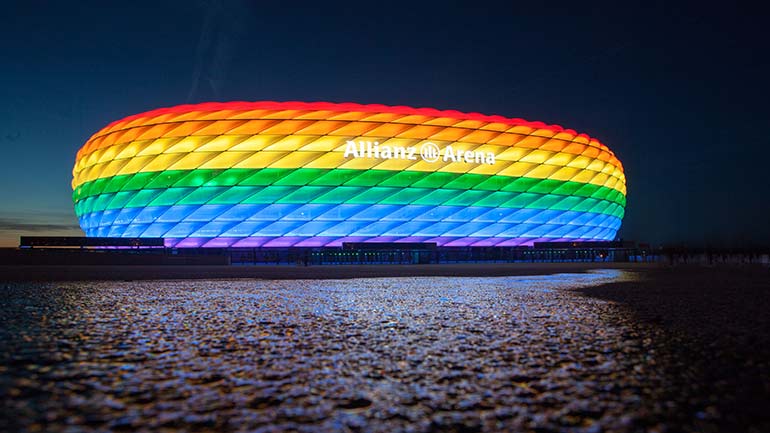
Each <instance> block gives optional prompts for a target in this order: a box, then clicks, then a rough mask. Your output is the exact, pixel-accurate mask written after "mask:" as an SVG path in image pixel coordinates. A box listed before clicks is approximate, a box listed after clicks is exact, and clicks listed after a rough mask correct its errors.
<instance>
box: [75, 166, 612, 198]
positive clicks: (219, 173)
mask: <svg viewBox="0 0 770 433" xmlns="http://www.w3.org/2000/svg"><path fill="white" fill-rule="evenodd" d="M270 185H274V186H319V187H335V186H346V187H373V186H375V185H376V186H380V187H393V188H404V187H414V188H427V189H438V188H441V189H452V190H457V189H460V190H466V191H467V190H482V191H504V192H517V193H525V192H527V193H539V194H557V195H563V196H571V195H574V196H580V197H592V198H596V199H600V200H608V201H611V202H614V203H617V204H619V205H620V206H625V204H626V198H625V196H624V195H623V194H622V193H621V192H620V191H617V190H615V189H612V188H607V187H603V186H599V185H594V184H589V183H579V182H571V181H558V180H552V179H535V178H528V177H520V178H515V177H509V176H500V175H481V174H471V173H449V172H433V173H426V172H420V171H392V170H349V169H331V170H325V169H310V168H288V169H280V168H264V169H235V168H232V169H227V170H206V169H198V170H166V171H162V172H149V173H136V174H129V175H119V176H113V177H109V178H103V179H97V180H94V181H91V182H86V183H84V184H82V185H80V186H78V187H77V188H76V189H75V191H73V194H72V197H73V200H74V201H75V202H76V203H77V202H79V201H81V200H83V199H86V198H88V197H91V196H97V195H100V194H109V193H118V192H121V191H136V190H143V189H146V190H150V189H153V190H154V189H166V188H172V187H173V188H182V187H186V188H197V187H204V186H205V187H234V186H270Z"/></svg>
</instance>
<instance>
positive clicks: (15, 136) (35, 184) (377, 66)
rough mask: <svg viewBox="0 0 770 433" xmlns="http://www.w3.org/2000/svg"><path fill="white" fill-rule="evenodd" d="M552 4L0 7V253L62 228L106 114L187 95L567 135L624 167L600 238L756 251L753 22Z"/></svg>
mask: <svg viewBox="0 0 770 433" xmlns="http://www.w3.org/2000/svg"><path fill="white" fill-rule="evenodd" d="M262 3H264V4H262ZM532 3H537V2H532ZM570 3H574V4H572V5H571V6H564V7H554V8H549V9H546V8H542V9H538V10H532V9H531V8H528V7H525V6H524V5H526V3H523V4H517V3H516V2H501V3H497V4H494V3H492V2H479V1H476V2H470V1H469V2H462V3H460V2H458V3H457V4H454V3H451V2H435V3H427V2H426V3H422V2H405V3H395V2H364V1H359V2H344V3H343V2H330V1H329V2H320V1H314V2H308V3H307V5H306V6H297V5H296V4H297V2H277V1H274V2H256V1H255V2H237V1H221V2H218V1H210V2H203V1H199V2H193V1H178V2H165V1H155V2H136V1H131V2H121V3H118V2H104V1H98V2H87V1H78V2H50V3H45V2H36V1H20V2H18V3H16V4H11V5H6V6H5V7H4V8H3V9H4V10H3V14H2V15H0V64H1V65H2V68H0V79H1V82H2V85H0V114H1V116H0V148H2V151H3V153H2V159H0V161H1V162H0V164H2V166H1V167H0V168H1V169H0V185H2V195H3V201H2V203H3V204H2V207H0V245H4V246H15V245H18V236H19V235H22V234H29V235H64V234H71V235H82V232H81V231H80V229H79V228H78V226H77V220H76V218H75V216H74V210H73V206H72V200H71V193H72V191H71V187H70V181H71V176H72V175H71V170H72V165H73V163H74V160H75V153H76V151H77V150H78V148H80V146H81V145H82V144H83V143H84V142H85V141H86V140H87V139H88V138H89V137H90V136H91V134H93V133H94V132H96V131H97V130H99V129H100V128H102V127H103V126H105V125H106V124H108V123H110V122H111V121H113V120H117V119H120V118H122V117H125V116H127V115H131V114H135V113H139V112H142V111H146V110H150V109H153V108H158V107H165V106H172V105H177V104H182V103H190V102H204V101H231V100H241V101H257V100H276V101H290V100H300V101H330V102H358V103H381V104H388V105H409V106H414V107H432V108H438V109H456V110H460V111H466V112H480V113H484V114H499V115H504V116H508V117H522V118H525V119H527V120H539V121H543V122H546V123H553V124H559V125H562V126H564V127H567V128H572V129H575V130H577V131H578V132H585V133H587V134H589V135H591V136H593V137H596V138H598V139H599V140H600V141H602V142H603V143H604V144H606V145H608V146H609V147H610V148H611V149H612V150H613V151H614V152H615V154H616V155H617V156H618V158H619V159H620V160H621V161H622V162H623V164H624V167H625V171H626V176H627V181H628V207H627V208H626V216H625V218H624V220H623V226H622V228H621V230H620V232H619V236H620V237H622V238H624V239H626V240H638V241H648V242H651V243H653V244H654V245H661V244H663V245H681V244H686V245H688V246H705V245H715V246H770V224H769V223H768V221H770V215H769V213H770V205H769V204H768V201H769V200H768V199H769V198H770V197H769V194H768V188H769V187H770V181H768V176H770V174H768V171H769V170H768V169H767V167H768V164H769V163H770V142H769V141H770V139H768V136H769V135H768V133H767V132H766V129H767V125H768V121H769V120H770V116H769V113H770V110H768V108H767V104H768V97H769V96H770V91H769V90H770V89H769V87H770V85H769V84H768V80H769V77H770V60H768V48H769V47H768V40H769V39H770V38H768V37H767V33H766V32H767V31H766V27H765V25H766V22H767V21H768V16H767V15H765V14H762V13H758V12H757V11H755V10H751V9H739V8H738V6H735V5H732V4H731V3H730V2H723V3H722V4H721V5H720V6H719V8H708V7H704V3H692V4H690V5H686V4H682V3H680V4H679V6H675V7H674V6H671V5H666V4H665V2H661V3H660V4H655V3H645V4H644V6H643V7H641V6H640V7H637V8H632V7H628V6H625V5H624V6H619V4H622V3H624V2H617V3H607V4H606V5H601V6H600V5H599V4H598V3H590V2H570ZM289 5H291V6H289Z"/></svg>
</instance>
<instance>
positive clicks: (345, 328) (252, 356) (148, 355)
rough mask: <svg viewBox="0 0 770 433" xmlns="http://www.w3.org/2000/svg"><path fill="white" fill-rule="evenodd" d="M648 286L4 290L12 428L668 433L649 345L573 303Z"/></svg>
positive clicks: (619, 323) (625, 321)
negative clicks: (611, 289) (607, 289)
mask: <svg viewBox="0 0 770 433" xmlns="http://www.w3.org/2000/svg"><path fill="white" fill-rule="evenodd" d="M640 278H641V277H640V274H637V273H632V272H624V271H619V270H606V271H594V272H590V273H585V274H559V275H551V276H537V277H494V278H445V277H441V278H430V277H424V278H373V279H357V280H326V281H323V280H316V281H308V280H304V281H303V280H295V281H247V280H239V281H154V282H153V281H148V282H123V283H120V282H84V283H62V284H13V285H9V284H6V285H4V290H3V297H4V298H5V302H3V304H2V306H0V319H2V323H3V324H4V325H3V327H2V328H0V349H2V350H0V356H1V357H2V359H1V361H2V363H1V364H2V367H0V368H1V370H0V387H2V391H3V392H2V393H0V395H2V397H0V400H2V407H3V409H0V410H2V411H3V413H2V415H3V416H2V421H0V422H3V423H5V425H0V429H42V430H47V431H60V430H66V429H67V428H68V427H69V428H71V429H75V430H86V431H89V430H93V431H103V430H105V429H112V430H120V429H131V430H133V429H136V428H139V427H145V428H165V429H168V430H194V429H216V430H264V431H273V430H276V431H280V430H300V431H402V430H406V431H453V430H454V431H460V430H461V431H498V430H532V429H537V430H539V431H600V430H602V429H616V430H621V431H625V430H635V429H648V428H656V426H659V427H662V424H661V423H664V422H665V421H666V419H667V418H666V417H668V416H669V412H670V411H671V410H672V408H670V407H668V408H667V407H666V406H665V402H662V403H660V404H658V403H657V400H656V399H657V396H659V395H660V390H661V389H665V387H666V383H667V382H666V381H667V378H666V377H665V376H664V375H663V374H662V372H660V371H658V369H657V368H656V353H655V348H654V344H653V341H652V339H651V338H650V335H645V334H644V333H641V332H640V331H639V330H638V329H637V328H636V326H635V325H634V322H633V319H632V318H630V317H627V316H628V315H627V313H626V312H625V311H624V310H623V308H622V307H620V306H618V305H617V304H616V303H615V302H612V301H606V300H600V299H597V298H591V297H586V296H582V295H581V294H579V293H577V292H576V291H575V289H581V288H586V287H592V286H597V285H603V284H616V283H622V282H628V281H640ZM653 402H656V403H654V404H653ZM661 404H662V405H661ZM656 405H657V406H656ZM674 409H675V408H674Z"/></svg>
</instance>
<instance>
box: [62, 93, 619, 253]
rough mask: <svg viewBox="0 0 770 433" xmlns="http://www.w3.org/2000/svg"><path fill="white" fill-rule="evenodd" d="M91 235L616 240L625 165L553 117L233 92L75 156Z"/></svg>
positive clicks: (120, 128)
mask: <svg viewBox="0 0 770 433" xmlns="http://www.w3.org/2000/svg"><path fill="white" fill-rule="evenodd" d="M72 187H73V190H74V192H73V200H74V202H75V211H76V214H77V216H78V219H79V221H80V226H81V227H82V228H83V230H84V231H85V233H86V235H87V236H90V237H132V238H133V237H152V238H158V237H162V238H165V242H166V245H167V246H175V247H321V246H340V245H341V244H342V243H343V242H435V243H436V244H437V245H439V246H448V247H452V246H519V245H524V246H528V245H532V244H533V243H534V242H541V241H554V242H556V241H570V242H580V241H597V240H613V239H614V238H615V235H616V233H617V231H618V229H619V228H620V224H621V220H622V218H623V214H624V208H625V203H626V182H625V176H624V174H623V166H622V165H621V163H620V161H618V159H617V158H616V157H615V155H614V154H613V153H612V151H610V150H609V149H608V148H607V147H606V146H605V145H603V144H601V143H600V142H599V141H597V140H596V139H594V138H591V137H589V136H587V135H585V134H578V133H577V132H575V131H573V130H570V129H564V128H562V127H560V126H556V125H546V124H544V123H541V122H529V121H525V120H522V119H511V118H505V117H501V116H487V115H481V114H478V113H461V112H457V111H440V110H434V109H427V108H410V107H403V106H396V107H393V106H385V105H360V104H349V103H345V104H335V103H304V102H230V103H205V104H197V105H181V106H177V107H171V108H162V109H158V110H153V111H149V112H146V113H142V114H137V115H134V116H130V117H127V118H125V119H122V120H118V121H116V122H114V123H112V124H110V125H108V126H107V127H105V128H103V129H102V130H100V131H99V132H97V133H96V134H94V135H93V136H92V137H91V139H89V140H88V142H86V144H85V145H84V146H83V147H82V148H81V149H80V150H79V151H78V153H77V159H76V161H75V166H74V169H73V181H72Z"/></svg>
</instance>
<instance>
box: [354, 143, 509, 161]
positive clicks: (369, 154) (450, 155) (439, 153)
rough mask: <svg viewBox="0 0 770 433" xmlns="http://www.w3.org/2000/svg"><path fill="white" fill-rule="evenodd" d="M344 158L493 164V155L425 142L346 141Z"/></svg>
mask: <svg viewBox="0 0 770 433" xmlns="http://www.w3.org/2000/svg"><path fill="white" fill-rule="evenodd" d="M344 156H345V158H350V157H352V158H374V159H407V160H412V161H416V160H417V158H418V157H419V158H421V159H422V160H423V161H425V162H431V163H432V162H437V161H439V160H440V161H443V162H462V163H466V164H489V165H493V164H494V163H495V154H494V153H492V152H482V151H477V150H461V149H455V148H453V147H452V145H451V144H450V145H447V146H446V147H445V148H443V149H441V148H440V147H438V145H437V144H436V143H433V142H431V141H426V142H425V143H423V144H422V145H420V147H419V149H418V148H417V147H416V146H388V145H387V144H385V145H380V143H379V142H378V141H366V140H359V141H357V142H356V141H354V140H348V141H347V145H346V146H345V155H344Z"/></svg>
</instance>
